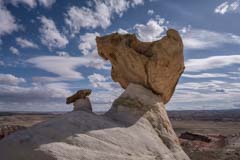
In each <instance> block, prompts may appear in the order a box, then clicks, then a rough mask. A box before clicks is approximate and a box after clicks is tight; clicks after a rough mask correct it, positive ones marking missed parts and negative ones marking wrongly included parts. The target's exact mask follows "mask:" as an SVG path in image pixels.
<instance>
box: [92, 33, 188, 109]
mask: <svg viewBox="0 0 240 160" xmlns="http://www.w3.org/2000/svg"><path fill="white" fill-rule="evenodd" d="M96 42H97V49H98V54H99V55H100V56H101V57H103V58H104V59H105V60H110V62H111V64H112V73H111V75H112V79H113V80H114V81H116V82H119V83H120V85H121V86H122V88H127V86H128V85H129V84H130V83H136V84H141V85H143V86H145V87H146V88H149V89H151V90H152V91H154V92H155V93H156V94H159V95H161V97H162V100H163V102H164V104H166V103H167V102H168V101H169V100H170V98H171V96H172V94H173V92H174V90H175V86H176V84H177V82H178V79H179V77H180V75H181V74H182V72H183V71H184V57H183V43H182V39H181V37H180V35H179V33H178V32H177V31H175V30H173V29H170V30H168V31H167V35H166V36H164V37H163V38H162V39H161V40H158V41H155V42H141V41H139V40H138V39H137V38H136V36H135V35H134V34H126V35H121V34H118V33H114V34H111V35H108V36H103V37H97V38H96Z"/></svg>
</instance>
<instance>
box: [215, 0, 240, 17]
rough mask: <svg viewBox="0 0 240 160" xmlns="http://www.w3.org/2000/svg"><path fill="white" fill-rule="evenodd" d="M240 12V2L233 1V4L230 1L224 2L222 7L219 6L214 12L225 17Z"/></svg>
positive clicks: (237, 0)
mask: <svg viewBox="0 0 240 160" xmlns="http://www.w3.org/2000/svg"><path fill="white" fill-rule="evenodd" d="M239 11H240V1H239V0H236V1H233V2H232V3H231V2H229V1H226V2H223V3H221V4H220V5H218V6H217V7H216V8H215V10H214V12H215V13H218V14H221V15H224V14H226V13H236V12H239Z"/></svg>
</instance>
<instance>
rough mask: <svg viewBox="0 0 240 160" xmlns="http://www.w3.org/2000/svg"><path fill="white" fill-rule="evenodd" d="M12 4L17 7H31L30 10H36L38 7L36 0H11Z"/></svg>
mask: <svg viewBox="0 0 240 160" xmlns="http://www.w3.org/2000/svg"><path fill="white" fill-rule="evenodd" d="M9 2H10V3H12V4H13V5H15V6H18V5H19V4H24V5H27V6H29V7H30V8H34V7H36V6H37V1H36V0H10V1H9Z"/></svg>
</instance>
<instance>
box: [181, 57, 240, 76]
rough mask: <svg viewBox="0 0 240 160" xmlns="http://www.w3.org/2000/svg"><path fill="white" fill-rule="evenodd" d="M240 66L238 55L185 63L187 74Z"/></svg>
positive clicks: (191, 60)
mask: <svg viewBox="0 0 240 160" xmlns="http://www.w3.org/2000/svg"><path fill="white" fill-rule="evenodd" d="M233 64H240V55H226V56H211V57H207V58H202V59H188V60H187V61H186V63H185V65H186V70H185V71H187V72H199V71H204V70H209V69H216V68H222V67H225V66H230V65H233Z"/></svg>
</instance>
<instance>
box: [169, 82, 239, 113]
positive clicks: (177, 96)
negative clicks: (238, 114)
mask: <svg viewBox="0 0 240 160" xmlns="http://www.w3.org/2000/svg"><path fill="white" fill-rule="evenodd" d="M239 95H240V83H235V82H233V83H229V82H225V81H213V80H211V81H205V82H188V83H182V84H178V85H177V89H176V92H175V93H174V95H173V97H172V99H171V101H170V103H169V104H168V106H169V107H170V109H232V108H236V106H235V104H236V103H239Z"/></svg>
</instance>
